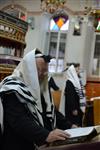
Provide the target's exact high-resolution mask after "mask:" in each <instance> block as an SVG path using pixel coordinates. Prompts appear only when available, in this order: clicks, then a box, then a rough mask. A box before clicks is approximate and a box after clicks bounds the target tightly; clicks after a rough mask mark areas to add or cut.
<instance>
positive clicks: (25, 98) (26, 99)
mask: <svg viewBox="0 0 100 150" xmlns="http://www.w3.org/2000/svg"><path fill="white" fill-rule="evenodd" d="M16 92H17V93H18V94H19V96H20V97H21V98H22V99H24V100H25V101H27V102H30V103H31V104H33V105H36V102H35V101H32V100H30V99H29V98H27V97H25V96H23V95H22V94H20V93H19V92H18V91H16ZM26 96H27V95H26ZM32 98H33V97H32Z"/></svg>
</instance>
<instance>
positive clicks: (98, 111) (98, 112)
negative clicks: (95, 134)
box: [93, 97, 100, 125]
mask: <svg viewBox="0 0 100 150" xmlns="http://www.w3.org/2000/svg"><path fill="white" fill-rule="evenodd" d="M93 117H94V125H100V97H99V98H96V99H94V100H93Z"/></svg>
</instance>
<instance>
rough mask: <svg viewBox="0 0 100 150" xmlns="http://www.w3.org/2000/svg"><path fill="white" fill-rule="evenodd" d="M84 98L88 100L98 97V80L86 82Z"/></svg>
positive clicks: (99, 83) (99, 85) (92, 79)
mask: <svg viewBox="0 0 100 150" xmlns="http://www.w3.org/2000/svg"><path fill="white" fill-rule="evenodd" d="M86 96H87V99H88V100H90V99H91V98H92V97H99V96H100V79H99V78H98V79H95V78H91V79H88V80H87V84H86Z"/></svg>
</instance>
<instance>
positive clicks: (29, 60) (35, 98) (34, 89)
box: [0, 49, 54, 126]
mask: <svg viewBox="0 0 100 150" xmlns="http://www.w3.org/2000/svg"><path fill="white" fill-rule="evenodd" d="M44 82H45V81H44ZM46 83H48V82H46ZM0 87H1V88H0V93H1V92H8V91H9V92H11V91H15V93H16V96H17V97H18V99H19V101H20V102H21V103H25V104H26V105H27V107H28V109H29V110H30V112H31V113H32V114H33V117H34V118H35V121H36V122H37V123H38V124H41V125H43V126H44V124H43V119H42V115H41V114H42V111H43V110H42V105H41V97H40V85H39V80H38V73H37V67H36V58H35V49H34V50H32V51H30V52H29V53H27V54H26V55H25V56H24V58H23V59H22V61H21V62H20V63H19V65H18V66H17V68H16V69H15V70H14V72H13V74H12V75H11V76H8V77H6V78H5V79H4V80H3V81H2V82H1V85H0ZM43 95H44V97H45V101H46V104H47V112H46V115H47V117H48V118H49V119H50V121H51V123H52V122H53V123H54V107H52V105H53V104H52V101H51V100H50V96H49V91H48V85H47V84H45V88H44V91H43Z"/></svg>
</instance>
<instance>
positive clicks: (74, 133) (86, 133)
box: [52, 126, 100, 146]
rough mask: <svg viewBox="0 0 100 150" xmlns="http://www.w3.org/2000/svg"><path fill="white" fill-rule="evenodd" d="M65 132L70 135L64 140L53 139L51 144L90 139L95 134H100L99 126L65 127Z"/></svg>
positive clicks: (64, 143) (79, 141)
mask: <svg viewBox="0 0 100 150" xmlns="http://www.w3.org/2000/svg"><path fill="white" fill-rule="evenodd" d="M65 132H67V133H69V134H70V137H69V138H68V139H66V140H64V141H55V142H53V143H52V146H56V145H66V144H74V143H83V142H86V141H91V140H92V139H93V138H94V137H95V136H97V135H99V134H100V126H91V127H79V128H73V129H67V130H65Z"/></svg>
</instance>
